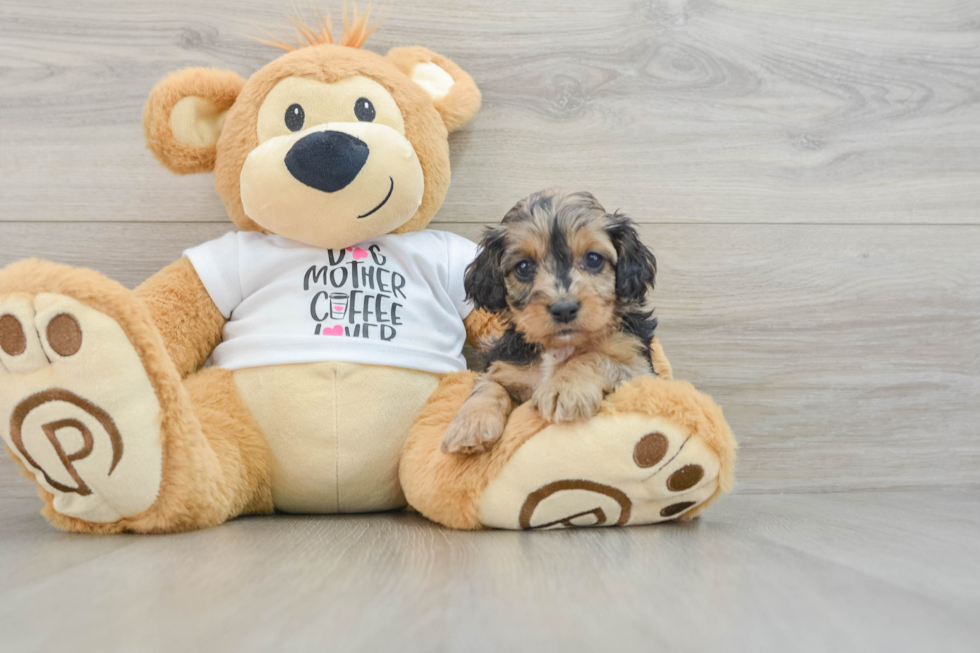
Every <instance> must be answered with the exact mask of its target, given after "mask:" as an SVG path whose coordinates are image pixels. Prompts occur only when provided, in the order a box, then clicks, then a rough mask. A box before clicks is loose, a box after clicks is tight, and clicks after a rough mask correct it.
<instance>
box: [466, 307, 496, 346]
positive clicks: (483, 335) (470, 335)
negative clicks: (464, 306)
mask: <svg viewBox="0 0 980 653" xmlns="http://www.w3.org/2000/svg"><path fill="white" fill-rule="evenodd" d="M463 325H464V326H465V327H466V344H468V345H469V346H471V347H473V348H474V349H480V347H481V346H483V344H484V343H485V341H486V340H489V339H490V338H498V337H500V336H501V335H503V333H504V330H505V329H504V323H503V322H502V321H501V319H500V318H499V317H498V316H497V314H496V313H488V312H486V311H484V310H481V309H479V308H475V309H473V311H472V312H471V313H470V314H469V315H468V316H467V317H466V319H465V320H463Z"/></svg>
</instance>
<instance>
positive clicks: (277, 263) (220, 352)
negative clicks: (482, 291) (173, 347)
mask: <svg viewBox="0 0 980 653" xmlns="http://www.w3.org/2000/svg"><path fill="white" fill-rule="evenodd" d="M184 255H185V256H186V257H187V258H188V259H190V261H191V263H192V264H193V265H194V269H195V270H196V271H197V274H198V276H200V278H201V281H202V282H203V283H204V287H205V288H206V289H207V291H208V294H210V295H211V299H213V300H214V303H215V305H216V306H217V307H218V310H219V311H221V314H222V315H224V316H225V317H226V318H228V322H227V323H226V324H225V328H224V340H223V341H222V342H221V344H220V345H218V347H217V348H216V349H215V350H214V353H213V354H212V356H211V359H212V361H213V363H214V364H215V365H217V366H218V367H223V368H226V369H239V368H243V367H258V366H261V365H283V364H289V363H313V362H320V361H344V362H352V363H368V364H372V365H389V366H394V367H405V368H409V369H416V370H423V371H427V372H435V373H440V374H441V373H447V372H454V371H457V370H462V369H466V361H465V360H464V359H463V355H462V349H463V343H464V342H465V341H466V329H465V327H464V326H463V319H464V318H465V317H466V316H467V315H469V313H470V311H471V310H472V307H471V306H470V304H469V303H467V301H466V293H465V291H464V290H463V274H464V271H465V269H466V266H467V265H468V264H469V263H470V261H472V260H473V259H474V258H475V256H476V244H475V243H473V242H471V241H469V240H467V239H466V238H463V237H461V236H457V235H455V234H451V233H448V232H445V231H430V230H426V231H418V232H414V233H408V234H397V235H395V234H389V235H386V236H381V237H379V238H374V239H372V240H369V241H366V242H363V243H361V244H359V245H357V246H355V247H348V248H347V249H346V250H325V249H319V248H316V247H310V246H309V245H304V244H302V243H299V242H296V241H294V240H289V239H288V238H283V237H282V236H269V235H266V234H260V233H255V232H234V233H229V234H225V235H224V236H222V237H221V238H218V239H216V240H212V241H210V242H207V243H204V244H203V245H199V246H197V247H193V248H191V249H189V250H187V251H186V252H184Z"/></svg>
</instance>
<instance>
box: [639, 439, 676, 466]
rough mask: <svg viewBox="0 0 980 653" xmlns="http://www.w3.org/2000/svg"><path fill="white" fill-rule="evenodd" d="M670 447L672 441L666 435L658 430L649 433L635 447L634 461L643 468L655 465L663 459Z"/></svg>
mask: <svg viewBox="0 0 980 653" xmlns="http://www.w3.org/2000/svg"><path fill="white" fill-rule="evenodd" d="M669 448H670V441H669V440H667V436H666V435H664V434H663V433H659V432H657V431H654V432H653V433H647V434H646V435H644V436H643V437H642V438H640V441H639V442H637V443H636V446H635V447H633V462H635V463H636V466H637V467H642V468H643V469H646V468H647V467H653V466H654V465H656V464H657V463H659V462H660V461H661V460H663V458H664V456H666V455H667V449H669Z"/></svg>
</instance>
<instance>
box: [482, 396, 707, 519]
mask: <svg viewBox="0 0 980 653" xmlns="http://www.w3.org/2000/svg"><path fill="white" fill-rule="evenodd" d="M719 468H720V462H719V459H718V456H717V455H716V454H715V453H714V451H712V450H711V449H710V448H709V447H708V446H707V445H706V444H705V443H704V442H703V441H702V440H701V439H700V438H698V437H697V436H692V435H691V434H690V433H688V432H686V431H685V430H683V429H681V428H679V427H678V426H676V425H675V424H673V423H671V422H670V421H668V420H667V419H664V418H662V417H651V416H646V415H640V414H619V415H598V416H596V417H594V418H593V419H592V420H591V421H589V422H587V423H585V424H565V425H562V424H555V425H551V426H549V427H547V428H545V429H544V430H542V431H541V432H540V433H537V434H536V435H535V436H534V437H532V438H531V439H530V440H528V441H527V442H526V443H525V444H524V445H523V446H521V448H520V449H518V450H517V452H516V453H515V454H514V456H513V457H512V458H511V459H510V461H508V462H507V464H506V465H505V466H504V468H503V470H502V471H501V473H500V474H499V475H498V476H497V477H496V478H494V479H493V480H492V481H491V482H490V483H489V484H488V485H487V488H486V491H485V492H484V494H483V498H482V499H481V502H480V522H481V523H483V524H484V525H486V526H493V527H496V528H508V529H550V528H571V527H576V526H626V525H629V524H650V523H655V522H661V521H666V520H669V519H676V518H678V517H682V516H683V515H685V514H687V513H689V512H691V511H692V510H693V509H694V508H695V507H696V506H698V505H700V504H701V503H703V502H705V501H707V500H708V499H709V498H711V497H712V495H713V494H714V493H715V491H716V490H717V489H718V474H719Z"/></svg>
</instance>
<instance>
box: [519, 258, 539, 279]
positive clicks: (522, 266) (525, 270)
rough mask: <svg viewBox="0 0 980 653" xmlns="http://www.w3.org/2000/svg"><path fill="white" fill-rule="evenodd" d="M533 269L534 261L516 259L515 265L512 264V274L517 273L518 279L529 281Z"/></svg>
mask: <svg viewBox="0 0 980 653" xmlns="http://www.w3.org/2000/svg"><path fill="white" fill-rule="evenodd" d="M535 269H536V267H535V265H534V261H529V260H527V259H524V260H523V261H518V263H517V265H515V266H514V274H515V275H517V278H518V280H520V281H530V280H531V277H533V276H534V271H535Z"/></svg>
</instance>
